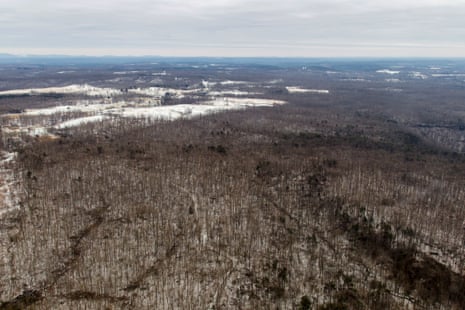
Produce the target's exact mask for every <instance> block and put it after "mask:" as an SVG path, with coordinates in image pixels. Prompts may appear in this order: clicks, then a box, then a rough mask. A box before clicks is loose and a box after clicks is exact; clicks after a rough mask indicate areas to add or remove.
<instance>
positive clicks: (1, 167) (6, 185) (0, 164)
mask: <svg viewBox="0 0 465 310" xmlns="http://www.w3.org/2000/svg"><path fill="white" fill-rule="evenodd" d="M16 155H17V154H16V153H7V152H1V153H0V216H3V215H4V214H6V213H8V212H11V211H14V210H17V209H19V201H18V197H17V196H18V195H17V190H16V185H17V181H16V180H15V177H14V173H13V170H12V169H11V167H10V166H9V164H10V163H11V162H13V161H14V160H15V158H16Z"/></svg>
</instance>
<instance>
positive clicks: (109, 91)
mask: <svg viewBox="0 0 465 310" xmlns="http://www.w3.org/2000/svg"><path fill="white" fill-rule="evenodd" d="M43 94H71V95H72V94H82V95H87V96H91V97H106V96H114V95H120V94H121V90H119V89H114V88H101V87H95V86H91V85H87V84H84V85H69V86H63V87H46V88H29V89H13V90H5V91H0V96H11V95H16V96H18V95H19V96H20V95H43Z"/></svg>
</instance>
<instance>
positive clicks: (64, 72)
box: [57, 70, 76, 74]
mask: <svg viewBox="0 0 465 310" xmlns="http://www.w3.org/2000/svg"><path fill="white" fill-rule="evenodd" d="M73 72H76V71H72V70H70V71H59V72H57V73H58V74H66V73H73Z"/></svg>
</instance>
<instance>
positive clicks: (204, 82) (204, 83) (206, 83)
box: [202, 80, 218, 88]
mask: <svg viewBox="0 0 465 310" xmlns="http://www.w3.org/2000/svg"><path fill="white" fill-rule="evenodd" d="M216 84H218V83H216V82H209V81H205V80H202V86H203V87H204V88H210V87H213V86H215V85H216Z"/></svg>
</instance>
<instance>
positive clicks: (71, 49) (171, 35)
mask: <svg viewBox="0 0 465 310" xmlns="http://www.w3.org/2000/svg"><path fill="white" fill-rule="evenodd" d="M3 2H5V1H2V2H1V3H0V24H1V26H0V37H1V38H2V41H3V42H2V44H1V46H2V47H1V48H0V52H16V53H34V52H40V53H53V52H64V53H73V54H76V53H79V54H100V53H105V54H159V55H168V54H173V55H186V56H187V55H217V56H222V55H225V56H246V55H251V56H259V55H263V56H465V43H463V38H464V37H465V19H464V18H463V16H462V15H463V12H465V3H464V1H461V0H423V1H419V0H410V1H408V3H405V2H406V1H400V0H391V1H378V0H372V1H369V0H352V1H347V0H332V1H329V0H326V1H323V0H309V1H302V0H287V1H276V0H268V1H264V0H250V1H246V0H216V1H213V0H204V1H199V0H194V1H186V0H183V1H181V0H171V1H170V0H98V1H95V0H94V1H90V0H80V1H74V0H73V1H66V0H61V1H59V0H45V1H40V2H39V1H36V0H15V1H6V3H3Z"/></svg>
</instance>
